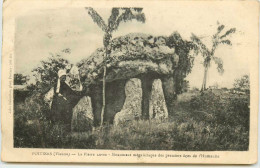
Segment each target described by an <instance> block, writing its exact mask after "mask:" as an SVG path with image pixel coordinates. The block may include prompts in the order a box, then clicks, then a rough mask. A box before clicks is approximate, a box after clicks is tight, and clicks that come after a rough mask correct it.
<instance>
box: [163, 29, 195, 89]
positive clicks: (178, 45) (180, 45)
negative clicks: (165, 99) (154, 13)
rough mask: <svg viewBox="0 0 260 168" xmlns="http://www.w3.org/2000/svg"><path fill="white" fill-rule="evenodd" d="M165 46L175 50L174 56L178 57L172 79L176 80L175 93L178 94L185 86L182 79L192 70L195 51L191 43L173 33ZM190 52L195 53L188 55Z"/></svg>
mask: <svg viewBox="0 0 260 168" xmlns="http://www.w3.org/2000/svg"><path fill="white" fill-rule="evenodd" d="M167 45H168V46H169V47H172V48H175V51H176V54H177V55H178V56H179V63H178V66H177V69H176V70H175V72H174V79H175V80H176V81H175V83H176V84H175V87H176V93H177V94H180V93H181V92H182V87H183V86H184V85H185V84H184V79H185V77H186V76H187V75H188V74H189V73H190V72H191V70H192V67H193V64H194V55H196V54H197V52H196V51H197V50H195V49H196V46H195V45H194V43H193V42H191V41H186V40H183V39H182V37H181V35H180V34H179V33H178V32H174V33H173V34H171V35H170V36H169V38H168V40H167ZM191 50H193V51H194V52H195V53H194V55H191V54H190V53H191Z"/></svg>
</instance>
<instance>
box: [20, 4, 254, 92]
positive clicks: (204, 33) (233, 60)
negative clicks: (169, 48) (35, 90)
mask: <svg viewBox="0 0 260 168" xmlns="http://www.w3.org/2000/svg"><path fill="white" fill-rule="evenodd" d="M96 11H97V12H98V13H99V14H100V15H101V16H102V17H103V19H104V20H105V21H106V20H107V19H108V17H109V16H110V12H111V9H107V8H102V9H100V8H97V9H96ZM143 12H144V13H145V15H146V23H144V24H143V23H138V22H136V21H131V22H127V23H122V24H121V25H120V27H119V29H118V31H117V32H115V33H114V34H113V37H118V36H121V35H126V34H128V33H133V32H136V33H148V34H152V35H166V36H169V35H170V34H171V33H173V32H174V31H178V32H179V33H180V34H181V36H182V37H183V38H184V39H186V40H189V39H190V36H191V33H194V34H196V35H197V36H199V37H201V38H202V40H203V42H204V43H205V44H206V45H207V46H208V47H209V48H210V45H211V41H210V36H211V35H213V34H214V33H215V32H216V28H217V22H220V23H222V24H224V25H225V26H226V29H225V30H228V29H229V28H232V27H235V28H236V29H237V32H236V33H235V34H234V35H232V36H231V37H230V40H231V41H232V42H233V45H232V46H224V45H222V46H220V47H219V48H218V49H217V50H216V53H215V56H217V57H220V58H222V60H223V62H224V70H225V72H224V74H223V75H220V74H219V73H218V72H217V69H216V65H214V63H212V66H211V68H210V69H209V74H208V85H214V84H216V83H217V84H218V85H219V86H220V87H228V88H231V87H232V86H233V83H234V80H235V79H236V78H239V77H241V76H242V75H244V74H249V70H250V67H249V60H248V57H250V55H248V54H247V51H248V50H250V45H251V41H250V38H251V36H252V35H253V34H250V26H251V25H250V21H251V20H250V18H245V15H244V14H243V10H240V9H239V8H236V9H231V8H221V6H214V5H207V6H206V7H205V6H203V5H196V4H193V5H187V6H186V7H185V8H183V7H178V6H176V5H175V6H161V7H160V8H154V7H147V8H144V10H143ZM245 12H246V11H245ZM247 22H248V23H247ZM102 42H103V32H102V31H101V29H100V28H99V27H98V26H97V25H96V24H95V23H93V21H92V19H91V18H90V16H89V15H88V13H87V11H86V10H85V9H84V8H59V9H48V10H46V9H45V10H39V11H33V12H31V13H30V14H25V15H22V16H20V17H18V18H16V28H15V73H23V74H26V75H32V73H31V71H32V69H33V68H35V67H37V66H39V65H40V61H41V60H44V59H47V58H48V57H49V56H50V53H60V51H61V50H63V49H65V48H70V49H71V54H63V56H64V57H65V58H66V59H68V60H69V61H70V62H71V63H74V64H75V63H77V62H79V61H80V60H81V59H84V58H87V57H88V56H90V55H91V53H92V52H94V51H95V50H96V49H97V48H99V47H102ZM202 61H203V60H202V57H201V56H200V55H199V56H197V57H196V58H195V62H194V66H193V69H192V72H191V73H190V74H189V75H188V76H187V78H186V80H188V81H189V82H190V86H191V87H201V84H202V79H203V71H204V70H203V65H202Z"/></svg>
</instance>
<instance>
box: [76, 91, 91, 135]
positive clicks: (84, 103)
mask: <svg viewBox="0 0 260 168" xmlns="http://www.w3.org/2000/svg"><path fill="white" fill-rule="evenodd" d="M93 120H94V116H93V110H92V106H91V99H90V97H86V96H84V97H83V98H81V99H80V101H79V102H78V104H77V105H76V106H75V107H74V108H73V117H72V124H71V125H72V126H71V127H72V131H76V132H84V131H90V130H92V126H93Z"/></svg>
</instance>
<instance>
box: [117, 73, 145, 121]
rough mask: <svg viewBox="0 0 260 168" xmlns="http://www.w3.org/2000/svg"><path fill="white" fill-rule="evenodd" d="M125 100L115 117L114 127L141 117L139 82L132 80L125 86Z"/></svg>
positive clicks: (135, 79) (140, 89) (138, 80)
mask: <svg viewBox="0 0 260 168" xmlns="http://www.w3.org/2000/svg"><path fill="white" fill-rule="evenodd" d="M125 94H126V99H125V103H124V106H123V108H122V110H121V111H120V112H118V113H117V114H116V115H115V118H114V125H118V124H121V123H125V122H128V121H132V120H134V119H138V118H140V117H141V112H142V107H141V103H142V88H141V80H140V79H137V78H132V79H130V80H129V81H127V83H126V85H125Z"/></svg>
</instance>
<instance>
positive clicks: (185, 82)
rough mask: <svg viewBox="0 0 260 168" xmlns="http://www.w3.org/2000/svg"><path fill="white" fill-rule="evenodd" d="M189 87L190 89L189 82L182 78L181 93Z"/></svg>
mask: <svg viewBox="0 0 260 168" xmlns="http://www.w3.org/2000/svg"><path fill="white" fill-rule="evenodd" d="M189 89H190V82H189V81H187V80H184V81H183V84H182V93H185V92H188V90H189Z"/></svg>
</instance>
